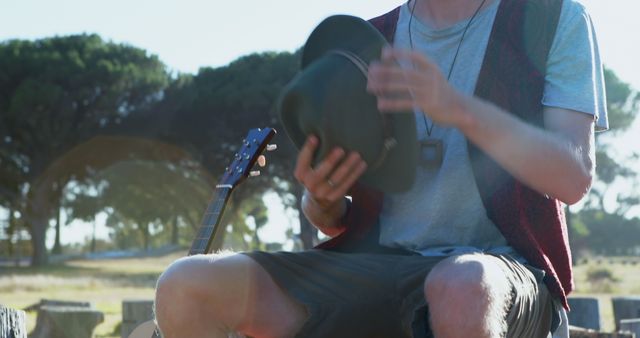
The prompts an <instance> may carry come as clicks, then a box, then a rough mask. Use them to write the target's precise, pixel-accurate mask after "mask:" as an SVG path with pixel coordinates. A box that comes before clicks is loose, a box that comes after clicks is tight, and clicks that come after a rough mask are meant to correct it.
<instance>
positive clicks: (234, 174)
mask: <svg viewBox="0 0 640 338" xmlns="http://www.w3.org/2000/svg"><path fill="white" fill-rule="evenodd" d="M275 134H276V130H275V129H273V128H256V129H251V130H249V133H248V134H247V136H246V137H245V138H244V140H242V147H240V150H238V152H237V153H236V154H235V155H234V158H233V161H232V162H231V164H229V166H228V167H227V168H226V169H225V171H224V175H223V176H222V179H221V180H220V183H219V184H218V185H217V187H218V188H229V189H233V188H235V187H236V186H237V185H238V184H240V182H242V181H243V180H244V179H245V178H247V177H248V176H249V175H250V172H251V168H253V166H254V165H255V164H256V162H257V161H258V158H259V157H260V155H261V154H262V152H263V151H264V150H265V149H267V150H269V149H268V147H267V146H268V145H269V141H271V139H272V138H273V136H274V135H275Z"/></svg>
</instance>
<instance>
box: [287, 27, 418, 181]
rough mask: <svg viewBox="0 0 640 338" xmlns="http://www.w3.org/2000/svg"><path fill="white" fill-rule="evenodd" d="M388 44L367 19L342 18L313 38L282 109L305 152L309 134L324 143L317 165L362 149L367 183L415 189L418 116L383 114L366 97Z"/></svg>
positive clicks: (317, 30) (370, 97) (290, 132)
mask: <svg viewBox="0 0 640 338" xmlns="http://www.w3.org/2000/svg"><path fill="white" fill-rule="evenodd" d="M386 44H387V42H386V40H385V39H384V37H383V36H382V34H380V32H378V30H377V29H376V28H375V27H373V26H372V25H371V24H370V23H368V22H367V21H364V20H362V19H360V18H357V17H353V16H348V15H335V16H331V17H329V18H327V19H325V20H324V21H322V22H321V23H320V24H319V25H318V26H317V27H316V28H315V29H314V31H313V32H312V33H311V35H310V36H309V38H308V40H307V42H306V44H305V45H304V49H303V53H302V69H301V71H300V73H299V74H298V75H297V76H296V77H295V78H294V79H293V80H292V81H291V82H290V83H289V84H288V85H287V86H286V87H285V88H284V89H283V92H282V94H281V96H280V101H279V104H278V110H279V113H280V118H281V120H282V124H283V126H284V128H285V131H286V132H287V134H288V135H289V137H290V138H291V140H292V141H293V143H294V144H295V145H296V146H297V147H298V148H300V147H301V146H302V145H303V144H304V142H305V140H306V138H307V136H308V135H309V134H315V135H316V136H318V138H319V140H320V146H319V149H318V151H317V152H316V154H315V157H314V163H317V162H319V161H320V160H321V159H323V158H325V157H326V155H327V154H328V152H329V151H330V150H331V149H333V147H336V146H340V147H342V148H344V149H345V150H346V151H352V150H354V151H357V152H359V153H360V155H362V158H363V159H364V160H365V162H367V165H368V167H367V171H366V172H365V173H364V174H363V176H362V177H361V178H360V182H361V183H364V184H366V185H369V186H371V187H374V188H377V189H379V190H381V191H384V192H399V191H403V190H407V189H408V188H410V187H411V185H412V184H413V181H414V178H415V170H416V164H417V157H418V142H417V136H416V126H415V118H414V114H413V113H412V112H406V113H387V114H382V113H380V111H379V110H378V109H377V104H376V97H375V96H374V95H372V94H370V93H368V92H367V90H366V86H367V68H368V65H369V63H370V62H371V61H373V60H377V59H379V58H380V55H381V52H382V48H383V47H384V46H385V45H386Z"/></svg>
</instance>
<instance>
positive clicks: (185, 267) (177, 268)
mask: <svg viewBox="0 0 640 338" xmlns="http://www.w3.org/2000/svg"><path fill="white" fill-rule="evenodd" d="M195 264H196V263H195V262H194V260H193V258H191V257H184V258H180V259H178V260H176V261H175V262H173V263H171V265H169V267H168V268H167V269H166V270H165V271H164V272H163V273H162V274H161V275H160V277H159V278H158V281H157V283H156V297H155V312H156V316H157V317H162V315H163V314H165V313H166V312H167V311H169V310H170V309H174V308H175V307H176V306H179V305H181V304H184V302H185V301H188V299H189V298H190V297H189V295H190V294H191V293H192V292H193V290H192V289H191V288H189V287H188V286H187V285H185V284H188V283H190V281H189V279H188V278H187V276H189V275H190V274H189V272H191V271H192V270H193V269H194V268H195V267H194V265H195ZM169 304H171V306H169Z"/></svg>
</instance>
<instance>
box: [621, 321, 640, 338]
mask: <svg viewBox="0 0 640 338" xmlns="http://www.w3.org/2000/svg"><path fill="white" fill-rule="evenodd" d="M620 330H622V331H629V332H633V333H635V334H636V337H640V318H636V319H622V320H621V321H620Z"/></svg>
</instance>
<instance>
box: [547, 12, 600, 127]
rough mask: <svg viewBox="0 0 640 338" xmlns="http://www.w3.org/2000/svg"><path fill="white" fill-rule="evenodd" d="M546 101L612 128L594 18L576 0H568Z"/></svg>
mask: <svg viewBox="0 0 640 338" xmlns="http://www.w3.org/2000/svg"><path fill="white" fill-rule="evenodd" d="M542 104H543V105H544V106H549V107H558V108H565V109H571V110H576V111H579V112H583V113H586V114H591V115H594V116H595V119H596V130H597V131H603V130H607V129H608V128H609V122H608V119H607V105H606V93H605V86H604V75H603V68H602V61H601V59H600V53H599V50H598V42H597V40H596V34H595V31H594V28H593V23H592V21H591V17H590V16H589V14H588V13H587V11H586V9H585V8H584V6H583V5H582V4H580V3H578V2H576V1H575V0H564V4H563V6H562V11H561V13H560V19H559V22H558V28H557V32H556V36H555V38H554V41H553V44H552V45H551V50H550V51H549V58H548V60H547V75H546V78H545V88H544V95H543V97H542Z"/></svg>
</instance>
